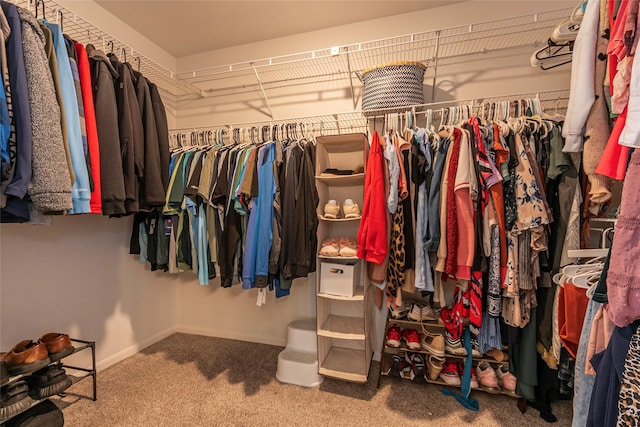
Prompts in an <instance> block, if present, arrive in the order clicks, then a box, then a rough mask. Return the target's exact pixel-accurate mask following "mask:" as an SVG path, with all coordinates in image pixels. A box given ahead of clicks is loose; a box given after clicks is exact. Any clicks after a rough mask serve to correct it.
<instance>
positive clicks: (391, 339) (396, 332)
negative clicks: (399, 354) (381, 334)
mask: <svg viewBox="0 0 640 427" xmlns="http://www.w3.org/2000/svg"><path fill="white" fill-rule="evenodd" d="M401 339H402V333H401V331H400V326H398V325H391V326H389V329H387V338H386V343H387V346H389V347H393V348H398V347H400V340H401Z"/></svg>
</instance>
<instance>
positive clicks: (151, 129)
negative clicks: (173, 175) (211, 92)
mask: <svg viewBox="0 0 640 427" xmlns="http://www.w3.org/2000/svg"><path fill="white" fill-rule="evenodd" d="M126 65H127V68H129V70H130V71H131V75H132V77H133V83H134V86H135V90H136V97H137V100H138V108H139V110H140V120H141V123H142V127H143V129H144V163H143V167H144V169H143V173H142V182H141V183H140V210H142V211H149V210H151V209H153V208H154V207H158V206H164V202H165V189H164V187H163V185H162V176H161V171H160V168H161V164H160V147H159V145H158V129H157V127H156V119H155V116H154V112H153V104H152V101H151V92H150V90H149V85H148V84H147V79H145V78H144V76H143V75H142V74H140V73H139V72H137V71H134V70H133V69H131V65H130V64H128V63H127V64H126Z"/></svg>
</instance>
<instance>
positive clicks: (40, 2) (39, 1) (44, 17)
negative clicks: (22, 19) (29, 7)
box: [36, 0, 47, 19]
mask: <svg viewBox="0 0 640 427" xmlns="http://www.w3.org/2000/svg"><path fill="white" fill-rule="evenodd" d="M40 5H42V19H46V18H47V16H46V14H45V9H44V0H36V19H38V6H40Z"/></svg>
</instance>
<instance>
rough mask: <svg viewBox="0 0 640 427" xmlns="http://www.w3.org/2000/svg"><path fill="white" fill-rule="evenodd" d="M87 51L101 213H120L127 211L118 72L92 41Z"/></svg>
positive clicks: (123, 213) (110, 214)
mask: <svg viewBox="0 0 640 427" xmlns="http://www.w3.org/2000/svg"><path fill="white" fill-rule="evenodd" d="M87 55H88V56H89V65H90V67H91V82H92V87H93V99H94V106H95V112H96V128H97V131H98V141H99V144H100V183H101V186H102V213H103V214H104V215H108V216H122V215H125V214H126V209H125V199H126V193H125V185H124V173H123V169H122V156H121V154H120V153H121V151H120V129H119V126H118V104H117V99H116V92H115V82H116V80H117V79H118V76H119V74H118V71H117V70H116V69H115V68H114V67H113V65H112V64H111V61H110V60H109V58H107V56H106V55H105V54H104V53H103V52H101V51H99V50H97V49H96V48H95V47H94V46H93V45H88V46H87Z"/></svg>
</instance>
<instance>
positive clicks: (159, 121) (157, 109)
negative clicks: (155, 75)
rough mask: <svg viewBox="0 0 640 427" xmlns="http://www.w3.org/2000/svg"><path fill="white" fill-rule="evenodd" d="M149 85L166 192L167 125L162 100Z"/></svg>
mask: <svg viewBox="0 0 640 427" xmlns="http://www.w3.org/2000/svg"><path fill="white" fill-rule="evenodd" d="M147 83H148V84H149V92H150V93H151V104H152V106H153V116H154V117H155V119H156V129H157V132H156V133H157V135H158V151H159V153H160V177H161V179H162V187H163V188H164V192H165V193H166V192H167V188H168V187H169V162H170V160H171V156H170V155H169V126H168V124H167V112H166V111H165V109H164V104H163V103H162V98H161V97H160V92H159V91H158V87H157V86H156V85H155V84H153V83H151V82H150V81H148V80H147Z"/></svg>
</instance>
